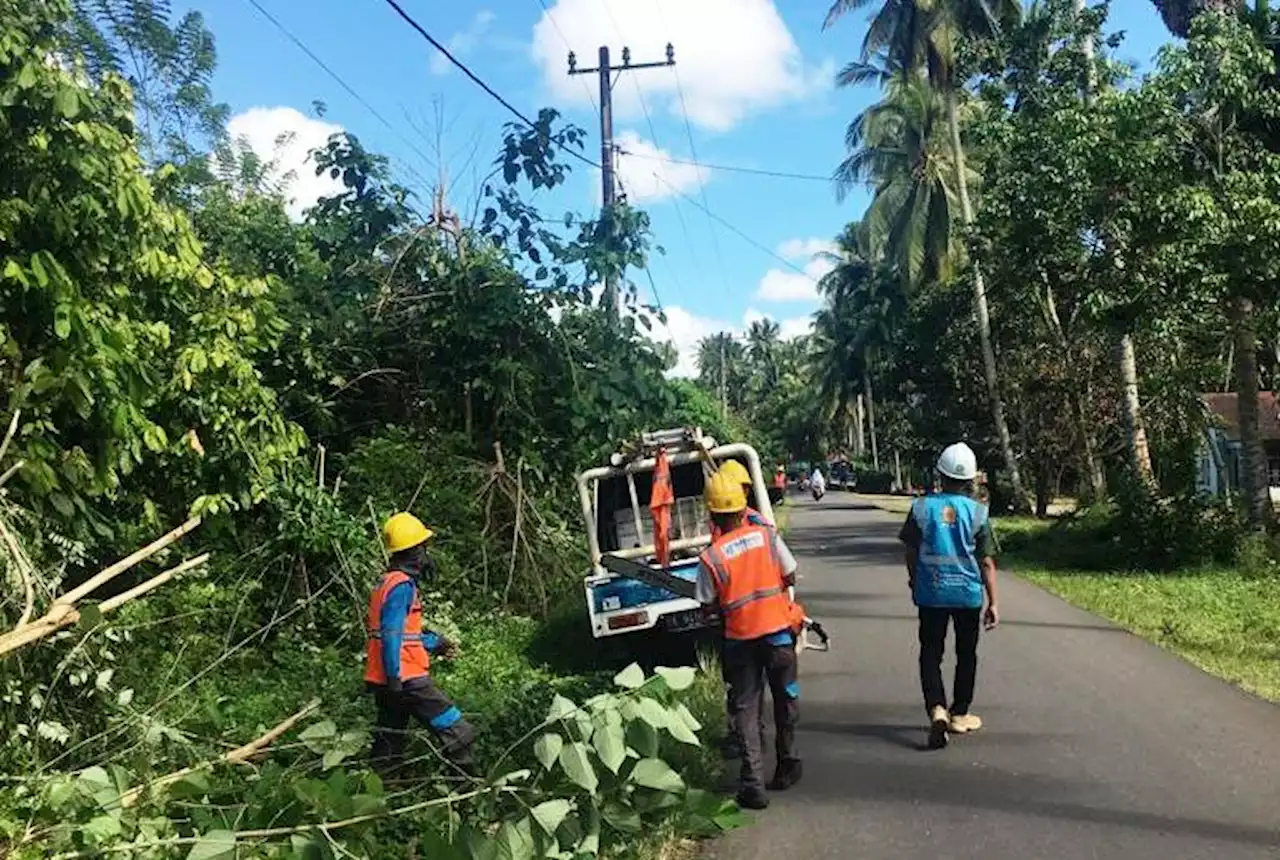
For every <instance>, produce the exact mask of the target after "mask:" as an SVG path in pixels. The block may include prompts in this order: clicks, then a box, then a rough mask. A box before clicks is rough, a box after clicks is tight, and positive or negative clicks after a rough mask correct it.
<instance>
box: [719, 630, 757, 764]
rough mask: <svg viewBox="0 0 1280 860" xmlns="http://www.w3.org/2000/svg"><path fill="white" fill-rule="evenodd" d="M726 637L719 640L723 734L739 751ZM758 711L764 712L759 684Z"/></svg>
mask: <svg viewBox="0 0 1280 860" xmlns="http://www.w3.org/2000/svg"><path fill="white" fill-rule="evenodd" d="M728 641H729V640H727V639H721V640H720V677H721V678H722V679H723V680H724V713H725V720H726V729H725V736H726V737H727V738H728V739H729V742H730V744H731V745H732V746H733V748H735V749H737V750H739V751H741V749H742V738H740V737H738V727H737V726H735V725H734V723H733V678H732V677H731V675H730V672H729V661H728V659H727V658H726V657H725V652H724V646H725V643H726V642H728ZM759 707H760V713H761V714H763V713H764V685H763V684H761V685H760V706H759ZM760 736H761V738H763V737H764V726H763V725H762V726H761V727H760Z"/></svg>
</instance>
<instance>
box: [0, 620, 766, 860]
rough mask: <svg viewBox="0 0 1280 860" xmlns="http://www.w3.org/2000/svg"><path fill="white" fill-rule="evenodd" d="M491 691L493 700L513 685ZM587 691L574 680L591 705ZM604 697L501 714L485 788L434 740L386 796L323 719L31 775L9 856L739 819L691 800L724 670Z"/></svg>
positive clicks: (327, 849)
mask: <svg viewBox="0 0 1280 860" xmlns="http://www.w3.org/2000/svg"><path fill="white" fill-rule="evenodd" d="M498 639H499V641H501V639H502V637H498ZM472 660H473V661H475V665H473V666H471V667H468V666H466V665H465V661H463V662H460V665H459V666H458V667H456V668H455V670H454V671H453V672H452V675H453V681H454V683H458V682H461V681H463V680H465V679H467V678H471V679H479V678H481V677H483V675H482V674H481V673H482V672H483V671H484V669H483V666H484V665H492V664H493V663H494V661H499V662H501V660H500V658H499V657H498V656H496V654H495V653H494V652H490V653H487V654H485V655H481V656H477V657H473V658H472ZM530 680H531V679H530V677H529V676H527V675H522V677H521V683H522V684H524V683H526V682H529V681H530ZM544 680H550V678H547V679H544ZM560 680H562V681H563V680H565V679H560ZM490 681H491V682H493V683H491V684H490V685H489V687H488V689H489V690H490V691H493V690H495V689H500V688H501V689H506V690H508V691H509V690H511V689H513V688H514V686H513V685H512V684H511V683H509V682H503V681H502V680H500V679H494V678H490ZM595 682H596V679H594V678H592V679H580V683H581V685H582V689H583V692H584V694H585V693H586V692H588V690H589V688H590V687H591V686H593V685H594V684H595ZM607 683H608V682H607V679H606V684H607ZM552 686H555V685H554V684H553V685H552ZM561 686H563V685H561ZM608 686H609V689H608V690H606V691H604V692H597V693H594V694H591V695H586V696H585V697H584V698H581V699H572V698H569V697H568V696H565V695H563V694H561V693H555V694H552V696H551V701H550V705H549V707H548V706H546V705H545V704H543V705H534V704H532V703H531V702H532V701H535V700H538V699H541V700H542V701H543V702H544V703H545V700H546V696H545V695H541V696H540V695H538V694H537V693H535V692H533V691H532V690H529V689H528V688H527V686H526V688H525V692H524V695H525V696H526V697H527V698H529V699H530V700H531V702H530V703H526V704H524V706H523V707H522V708H520V709H512V710H511V711H508V712H505V713H502V714H495V715H494V717H495V718H494V720H493V721H492V722H491V723H490V726H491V728H492V729H493V730H491V731H490V734H489V736H488V739H487V740H488V743H487V744H486V751H485V753H484V755H482V762H483V764H484V766H485V768H486V775H485V777H484V778H482V779H479V780H470V779H466V778H463V777H454V776H451V775H450V774H449V773H448V770H447V768H442V767H439V766H437V765H436V763H435V757H434V755H433V753H432V752H431V750H430V747H429V746H428V745H427V744H426V743H424V744H422V746H421V747H420V748H416V749H415V748H413V747H411V749H415V751H416V752H418V753H420V755H418V757H417V758H416V760H413V761H411V763H410V767H409V769H408V771H407V772H406V773H410V774H413V775H412V776H411V777H408V778H407V779H406V780H404V781H397V782H393V783H389V784H385V785H384V784H383V782H382V781H381V780H380V779H379V778H378V777H377V776H375V775H374V774H373V773H372V772H370V771H368V770H367V769H365V768H363V767H362V766H361V765H360V758H359V756H360V754H361V752H362V751H363V749H364V748H365V745H366V744H367V743H368V734H367V730H366V729H367V724H361V723H358V722H357V723H355V724H348V725H342V724H339V723H337V722H336V721H335V720H334V719H333V718H332V717H330V716H328V715H327V714H326V715H323V716H322V717H319V718H317V717H315V716H313V717H310V720H309V724H304V725H305V728H303V729H302V731H300V732H299V733H298V734H297V737H296V740H294V741H291V742H283V741H282V742H280V743H278V744H276V745H275V746H273V747H272V748H271V749H270V750H268V751H266V752H264V753H263V755H262V756H255V757H254V758H253V759H252V760H251V763H250V764H249V765H248V766H244V765H239V766H237V765H233V764H228V763H226V762H211V763H207V764H203V765H197V766H195V767H193V768H191V769H190V770H189V771H187V772H177V773H174V774H170V775H167V776H161V777H156V776H150V777H144V778H139V776H138V774H136V773H135V772H133V771H131V770H130V769H129V768H127V767H125V766H123V765H122V764H114V763H109V762H108V763H105V764H104V765H102V766H94V767H90V768H87V769H85V770H82V771H79V772H77V773H61V774H58V773H52V774H49V775H48V777H47V778H40V776H39V775H38V774H37V775H36V776H35V777H33V778H30V779H27V780H20V781H19V785H18V788H17V789H16V790H15V791H13V792H12V793H9V794H7V796H6V799H5V803H4V804H3V805H0V848H3V849H4V855H5V856H12V857H15V858H23V860H25V858H36V857H42V858H48V857H56V858H60V860H71V858H79V857H95V856H102V855H104V854H111V855H120V856H131V857H137V858H146V860H161V858H165V860H167V858H179V857H181V858H186V860H232V858H297V860H327V858H337V857H351V856H358V857H369V858H383V857H386V858H390V857H404V856H405V852H406V851H407V850H410V849H409V848H408V846H414V847H413V849H412V850H413V851H416V852H417V855H416V856H427V857H431V858H433V860H437V858H438V860H453V858H456V860H490V858H504V860H506V858H523V860H533V858H535V857H551V858H585V857H609V858H651V857H666V856H672V852H673V851H675V850H676V849H677V848H678V847H679V846H680V845H681V844H683V842H684V841H686V840H687V839H689V838H691V837H700V836H709V835H713V834H714V833H717V832H719V831H721V830H724V829H728V828H732V827H736V826H738V825H740V824H741V823H743V822H744V821H745V818H744V816H743V815H742V813H741V812H739V811H738V809H737V807H736V806H735V805H734V804H733V803H732V801H728V800H725V799H723V798H722V797H719V796H717V795H716V794H713V793H711V792H708V791H706V790H703V789H702V788H699V787H698V786H699V785H703V784H710V781H711V779H712V778H713V776H714V774H715V769H716V762H715V758H714V757H713V756H712V755H711V754H710V753H709V751H708V750H707V748H706V747H704V744H703V742H702V741H701V740H700V738H699V735H702V734H707V733H708V732H709V733H710V734H714V732H715V731H716V730H717V729H718V727H719V726H720V724H721V723H722V721H720V720H717V719H715V715H716V714H717V713H718V712H719V709H720V703H721V702H722V701H723V698H722V697H723V689H722V688H721V687H720V685H719V683H718V679H717V677H716V674H715V673H707V672H703V673H701V675H700V674H699V673H698V672H697V670H695V669H694V668H690V667H681V668H675V669H668V668H659V669H657V670H656V671H655V673H654V674H653V675H651V676H649V677H646V676H645V673H644V671H643V670H642V669H640V667H639V666H637V665H635V664H633V665H631V666H629V667H628V668H627V669H624V670H623V671H622V672H620V673H618V674H617V675H616V676H615V677H614V678H613V679H612V684H609V685H608ZM543 690H544V693H545V692H548V690H547V688H545V687H544V688H543ZM499 701H500V700H499V698H493V699H491V700H490V704H491V705H493V706H495V707H496V706H497V705H498V703H499ZM506 701H507V702H508V703H512V702H514V701H515V699H514V698H507V699H506ZM534 708H537V709H538V711H539V713H538V715H537V717H535V718H533V719H531V720H529V721H528V722H525V723H524V724H523V727H522V728H523V731H521V733H520V734H519V736H518V737H515V738H514V739H513V740H511V742H510V743H506V744H505V746H503V747H502V748H501V749H500V748H499V744H498V740H499V738H502V735H501V730H505V731H511V732H513V733H514V731H515V728H514V726H515V725H516V724H517V723H519V722H521V721H522V720H523V719H524V717H525V715H526V714H527V713H529V712H531V711H532V710H533V709H534ZM704 725H705V726H707V727H708V728H707V730H704ZM499 727H502V729H501V730H499ZM502 739H503V740H504V741H505V738H502ZM417 771H420V772H417ZM410 856H414V855H413V854H411V855H410Z"/></svg>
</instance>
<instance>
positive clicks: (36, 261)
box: [31, 254, 49, 287]
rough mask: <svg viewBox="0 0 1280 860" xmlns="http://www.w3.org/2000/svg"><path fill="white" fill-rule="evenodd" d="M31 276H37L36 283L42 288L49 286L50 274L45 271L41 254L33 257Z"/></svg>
mask: <svg viewBox="0 0 1280 860" xmlns="http://www.w3.org/2000/svg"><path fill="white" fill-rule="evenodd" d="M31 274H33V275H35V276H36V283H37V284H39V285H40V286H41V287H47V286H49V273H48V271H46V270H45V267H44V262H43V261H42V260H41V259H40V255H39V254H32V255H31Z"/></svg>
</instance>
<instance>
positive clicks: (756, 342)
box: [747, 319, 782, 391]
mask: <svg viewBox="0 0 1280 860" xmlns="http://www.w3.org/2000/svg"><path fill="white" fill-rule="evenodd" d="M781 340H782V327H781V326H780V325H778V324H777V323H776V322H774V321H773V320H771V319H763V320H756V321H755V322H753V323H751V325H750V326H749V327H748V328H747V358H748V359H749V360H750V362H751V365H752V369H753V371H754V372H755V374H756V375H757V377H758V379H759V382H760V387H761V390H762V391H768V390H770V389H771V388H773V387H774V386H776V385H777V384H778V376H779V373H780V368H779V366H778V344H779V343H780V342H781Z"/></svg>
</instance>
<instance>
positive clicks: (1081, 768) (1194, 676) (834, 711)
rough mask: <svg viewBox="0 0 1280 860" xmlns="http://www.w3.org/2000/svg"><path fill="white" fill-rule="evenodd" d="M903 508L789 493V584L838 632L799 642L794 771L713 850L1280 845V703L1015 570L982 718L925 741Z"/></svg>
mask: <svg viewBox="0 0 1280 860" xmlns="http://www.w3.org/2000/svg"><path fill="white" fill-rule="evenodd" d="M796 499H798V497H797V496H792V500H793V502H794V501H795V500H796ZM899 524H900V520H899V518H898V517H896V516H892V515H889V514H885V513H883V512H881V511H879V510H875V509H873V508H871V507H870V505H868V504H866V503H864V502H859V501H857V500H856V499H855V498H854V497H852V496H849V495H845V494H843V493H831V494H829V495H828V496H827V497H826V498H825V499H824V500H823V501H822V502H821V503H819V504H816V505H815V504H814V503H812V502H811V501H809V500H808V499H804V500H802V501H800V502H799V503H798V504H796V507H795V509H794V510H793V512H792V517H791V521H790V527H789V530H788V537H787V540H788V543H789V544H790V545H791V547H792V549H793V550H794V551H795V554H796V557H797V559H798V560H799V562H800V571H801V577H802V578H801V580H800V583H799V588H798V589H797V591H798V594H799V597H800V599H801V600H802V601H803V602H804V603H805V605H806V608H807V609H808V610H809V614H810V615H812V616H813V617H815V618H818V619H819V620H821V621H822V622H823V623H824V626H826V627H827V629H828V631H829V632H830V633H831V635H832V639H833V642H834V645H833V650H832V651H831V652H829V653H826V654H819V653H816V652H806V653H805V654H804V655H803V656H802V657H801V668H800V675H801V687H802V693H801V716H800V732H799V746H800V752H801V754H802V756H803V757H804V761H805V777H804V781H803V782H802V783H801V784H800V785H799V786H797V787H795V788H794V789H792V790H791V791H789V792H787V793H776V794H774V795H773V796H772V800H773V805H772V806H771V807H770V808H769V809H768V810H767V811H765V812H763V813H760V814H758V815H756V816H755V821H754V823H753V824H752V825H750V826H748V827H746V828H744V829H742V830H738V831H735V832H733V833H730V834H728V835H727V836H726V837H725V838H723V839H721V840H719V841H717V842H715V843H712V844H711V846H710V848H709V849H708V854H709V855H710V856H712V857H714V858H723V860H730V858H732V860H756V858H759V860H779V858H857V860H874V858H894V860H913V858H921V860H946V858H983V860H1006V858H1007V860H1031V858H1053V860H1058V858H1123V860H1148V858H1149V860H1194V859H1195V858H1206V860H1209V858H1213V860H1234V858H1264V857H1265V858H1270V860H1277V858H1280V707H1277V706H1275V705H1272V704H1269V703H1266V702H1263V701H1261V700H1259V699H1256V698H1253V697H1251V696H1249V695H1247V694H1245V693H1243V692H1241V691H1239V690H1237V689H1235V688H1234V687H1232V686H1230V685H1228V684H1226V683H1224V682H1221V681H1219V680H1217V679H1214V678H1212V677H1210V676H1208V675H1206V674H1204V673H1203V672H1201V671H1199V670H1198V669H1195V668H1194V667H1192V666H1190V665H1188V664H1186V663H1183V662H1182V661H1181V660H1179V659H1178V658H1176V657H1174V656H1173V655H1171V654H1168V653H1166V652H1164V651H1162V650H1160V649H1159V648H1157V647H1155V646H1153V645H1150V644H1148V643H1146V642H1144V641H1142V640H1140V639H1138V638H1137V637H1134V636H1131V635H1129V634H1128V633H1125V632H1124V631H1121V630H1118V629H1117V628H1115V627H1113V626H1111V625H1109V624H1108V623H1107V622H1105V621H1102V620H1100V619H1099V618H1097V617H1095V616H1093V615H1090V614H1088V613H1086V612H1083V611H1081V610H1078V609H1075V608H1073V607H1071V606H1069V605H1068V604H1066V603H1064V602H1062V601H1061V600H1059V599H1058V598H1056V597H1054V596H1052V595H1050V594H1048V593H1047V592H1045V591H1042V590H1040V589H1038V588H1036V587H1035V586H1032V585H1030V584H1028V583H1025V582H1022V581H1020V580H1017V579H1016V578H1013V577H1011V576H1008V575H1006V576H1004V577H1003V578H1002V592H1001V604H1002V606H1001V609H1002V615H1003V621H1002V624H1001V627H1000V629H999V630H997V631H994V632H993V633H991V634H987V635H985V636H984V639H983V640H982V643H981V645H980V646H979V661H980V662H979V668H978V689H977V696H976V701H975V703H974V708H973V709H974V711H975V712H976V713H979V714H981V715H982V716H983V717H984V719H985V720H986V723H987V725H986V728H984V730H983V731H982V732H980V733H978V734H976V735H971V736H966V737H958V738H953V739H952V743H951V746H950V747H949V748H948V749H946V750H942V751H936V752H931V751H926V750H924V749H923V742H924V729H923V725H924V708H923V705H922V704H921V700H920V690H919V683H918V680H917V679H918V675H917V668H916V653H917V652H916V644H915V635H916V632H915V631H916V628H915V619H914V614H913V609H912V606H911V603H910V598H909V596H908V594H907V592H906V584H905V579H906V575H905V572H904V571H903V569H902V562H901V558H902V555H901V550H900V545H899V544H898V542H897V539H896V536H897V530H898V526H899ZM948 647H950V643H948ZM945 671H946V677H947V684H948V687H950V683H951V682H950V678H951V668H950V666H949V665H948V666H947V667H946V670H945ZM731 768H732V769H733V770H734V771H735V773H736V763H734V764H733V765H731Z"/></svg>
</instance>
